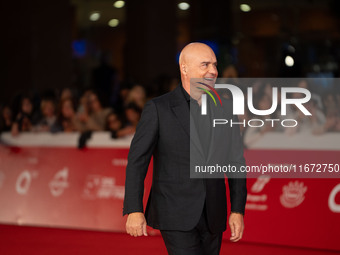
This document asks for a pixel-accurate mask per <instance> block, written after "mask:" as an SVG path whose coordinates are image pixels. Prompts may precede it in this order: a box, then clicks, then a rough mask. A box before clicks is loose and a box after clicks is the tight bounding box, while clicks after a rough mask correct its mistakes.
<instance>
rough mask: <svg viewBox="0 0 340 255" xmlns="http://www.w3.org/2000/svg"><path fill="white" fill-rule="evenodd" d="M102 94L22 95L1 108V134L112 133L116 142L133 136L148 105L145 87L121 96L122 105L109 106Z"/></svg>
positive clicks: (91, 91) (135, 86)
mask: <svg viewBox="0 0 340 255" xmlns="http://www.w3.org/2000/svg"><path fill="white" fill-rule="evenodd" d="M102 96H103V95H101V94H100V93H97V92H96V91H95V90H90V89H89V90H86V91H84V92H83V93H82V94H81V95H80V96H78V93H77V91H76V90H73V89H69V88H65V89H63V90H62V91H60V93H58V92H55V91H47V92H44V93H42V94H41V95H37V94H35V95H33V96H32V95H27V94H21V95H18V96H17V97H16V98H15V99H14V100H13V102H12V103H10V104H3V105H1V116H0V132H6V131H7V132H11V134H12V135H13V136H16V135H18V134H19V133H20V132H51V133H56V132H81V133H84V132H88V131H110V132H112V137H113V138H118V137H123V136H127V135H133V134H134V132H135V130H136V126H137V123H138V121H139V119H140V117H141V113H142V109H143V107H144V104H145V102H146V92H145V89H144V87H142V86H140V85H134V86H132V87H131V88H124V89H121V90H120V93H119V99H120V100H119V103H118V104H119V105H118V104H116V106H112V105H111V106H110V105H109V106H105V105H104V104H103V101H105V100H102V99H101V97H102Z"/></svg>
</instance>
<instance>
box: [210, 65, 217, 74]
mask: <svg viewBox="0 0 340 255" xmlns="http://www.w3.org/2000/svg"><path fill="white" fill-rule="evenodd" d="M209 73H210V74H213V75H214V76H217V68H216V66H215V65H210V68H209Z"/></svg>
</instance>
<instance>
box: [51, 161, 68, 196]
mask: <svg viewBox="0 0 340 255" xmlns="http://www.w3.org/2000/svg"><path fill="white" fill-rule="evenodd" d="M67 178H68V168H67V167H65V168H63V169H62V170H60V171H59V172H57V173H56V174H55V175H54V177H53V179H52V181H50V183H49V187H50V191H51V194H52V196H54V197H59V196H60V195H62V194H63V193H64V190H65V189H66V188H67V187H68V186H69V184H68V182H67Z"/></svg>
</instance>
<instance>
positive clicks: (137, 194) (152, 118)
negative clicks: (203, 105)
mask: <svg viewBox="0 0 340 255" xmlns="http://www.w3.org/2000/svg"><path fill="white" fill-rule="evenodd" d="M157 140H158V115H157V109H156V105H155V103H154V102H153V101H152V100H150V101H148V102H147V104H146V105H145V107H144V110H143V113H142V116H141V119H140V121H139V123H138V125H137V129H136V133H135V135H134V137H133V139H132V142H131V146H130V151H129V155H128V163H127V167H126V179H125V197H124V208H123V215H125V214H129V213H132V212H143V195H144V179H145V176H146V174H147V171H148V167H149V163H150V160H151V156H152V154H153V151H154V148H155V146H156V143H157Z"/></svg>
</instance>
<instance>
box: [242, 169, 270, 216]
mask: <svg viewBox="0 0 340 255" xmlns="http://www.w3.org/2000/svg"><path fill="white" fill-rule="evenodd" d="M269 181H270V176H268V175H261V176H259V177H257V179H256V181H255V183H254V184H253V185H252V186H251V189H250V190H251V191H252V192H254V193H259V192H261V191H262V190H263V189H264V187H265V186H266V184H267V183H268V182H269ZM267 198H268V196H267V195H266V194H262V195H253V194H251V193H250V194H248V196H247V204H246V209H247V210H254V211H265V210H267V209H268V205H266V204H258V203H261V202H263V203H265V202H266V201H267Z"/></svg>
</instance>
